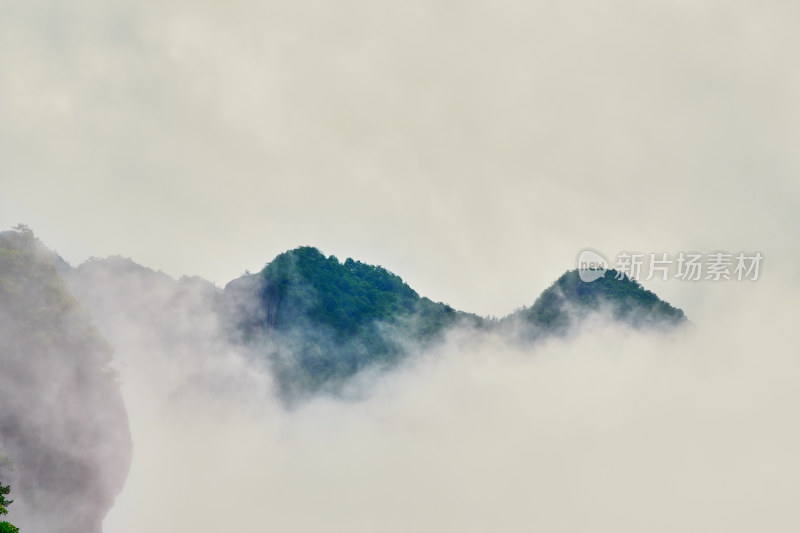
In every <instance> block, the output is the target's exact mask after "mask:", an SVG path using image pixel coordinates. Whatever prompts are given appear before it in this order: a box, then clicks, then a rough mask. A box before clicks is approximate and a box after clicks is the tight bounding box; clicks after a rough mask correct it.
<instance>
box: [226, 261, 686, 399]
mask: <svg viewBox="0 0 800 533" xmlns="http://www.w3.org/2000/svg"><path fill="white" fill-rule="evenodd" d="M225 294H226V298H225V299H224V300H227V302H228V304H227V307H228V308H227V311H226V315H227V316H228V317H229V318H230V319H231V320H232V324H233V326H234V328H233V329H235V330H237V331H239V332H240V334H241V337H242V339H243V342H245V343H248V344H250V345H251V346H255V347H257V349H258V347H261V348H262V351H263V353H265V354H268V355H267V356H268V358H269V359H270V361H271V363H272V367H273V370H274V372H275V375H276V377H277V381H278V384H279V386H280V390H281V393H282V394H283V395H284V397H285V398H288V399H294V398H297V397H300V396H303V395H307V394H310V393H314V392H319V391H325V390H327V391H331V390H336V389H337V388H338V387H339V386H340V385H341V384H342V383H343V382H344V381H345V380H346V379H347V378H349V377H351V376H353V375H355V374H356V373H357V372H359V371H360V370H362V369H365V368H368V367H372V368H375V367H383V368H388V367H391V366H393V365H395V364H397V363H398V362H399V361H400V360H402V359H403V357H404V356H405V355H407V354H408V352H409V351H411V350H414V349H419V348H420V347H424V346H426V345H429V344H430V343H435V342H436V341H437V340H438V339H441V338H442V336H443V335H444V334H445V333H446V332H447V331H448V330H450V329H451V328H453V327H456V326H464V327H470V328H479V329H483V330H493V331H498V332H500V333H502V334H504V335H507V336H509V337H513V338H515V339H517V340H522V341H525V342H530V341H535V340H537V339H541V338H545V337H549V336H554V335H563V334H565V333H566V332H568V331H569V330H570V329H571V328H573V327H575V326H577V325H579V324H580V323H581V322H582V321H583V320H584V319H586V318H588V317H589V316H590V315H591V314H593V313H601V312H607V313H609V314H610V316H611V317H612V318H613V320H615V321H618V322H620V323H623V324H626V325H629V326H631V327H635V328H641V327H650V328H667V329H669V328H672V327H674V326H677V325H679V324H682V323H685V322H687V321H686V318H685V316H684V314H683V312H682V311H680V310H679V309H676V308H674V307H673V306H671V305H670V304H668V303H667V302H664V301H663V300H661V299H659V298H658V296H656V295H655V294H654V293H652V292H651V291H648V290H646V289H644V288H643V287H642V286H641V285H640V284H639V283H638V282H636V281H634V280H631V279H629V278H627V277H625V276H617V272H616V271H613V270H612V271H609V272H607V273H606V275H605V276H604V277H602V278H600V279H597V280H595V281H593V282H583V281H581V280H580V278H579V276H578V271H577V270H572V271H568V272H566V273H565V274H564V275H563V276H561V277H560V278H559V279H558V280H557V281H556V282H554V283H553V284H552V285H551V286H550V287H549V288H548V289H546V290H545V291H544V292H543V293H542V294H541V296H539V298H537V299H536V301H535V302H534V303H533V305H532V306H531V307H529V308H524V309H523V310H520V311H517V312H515V313H512V314H510V315H508V316H507V317H505V318H503V319H501V320H500V321H496V320H490V319H486V318H481V317H479V316H478V315H475V314H472V313H466V312H462V311H456V310H454V309H453V308H452V307H450V306H449V305H446V304H444V303H434V302H432V301H430V300H429V299H427V298H422V297H420V296H419V295H418V294H417V293H416V292H415V291H414V290H413V289H411V287H409V286H408V285H407V284H406V283H405V282H403V280H402V279H401V278H400V277H399V276H397V275H395V274H393V273H391V272H389V271H387V270H386V269H384V268H382V267H376V266H371V265H367V264H364V263H362V262H360V261H354V260H353V259H347V260H345V261H344V262H339V260H338V259H337V258H336V257H335V256H328V257H326V256H325V255H324V254H322V252H320V251H319V250H318V249H316V248H313V247H309V246H304V247H300V248H296V249H294V250H289V251H287V252H284V253H282V254H280V255H278V256H277V257H276V258H275V259H273V260H272V261H271V262H269V263H267V265H266V266H265V267H264V269H263V270H262V271H261V272H259V273H257V274H248V275H245V276H243V277H241V278H238V279H236V280H234V281H232V282H230V283H229V284H228V285H227V286H226V287H225ZM265 340H272V341H275V340H278V341H279V342H277V343H275V342H273V343H271V344H270V343H269V342H265ZM265 346H269V348H264V347H265Z"/></svg>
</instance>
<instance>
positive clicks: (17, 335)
mask: <svg viewBox="0 0 800 533" xmlns="http://www.w3.org/2000/svg"><path fill="white" fill-rule="evenodd" d="M59 263H61V262H60V260H59V259H58V258H57V256H55V254H53V253H52V252H49V251H47V250H46V249H45V248H44V247H43V246H41V245H40V244H39V242H38V241H37V240H36V239H35V237H34V236H33V233H32V232H31V231H30V230H28V229H27V228H20V230H17V231H9V232H4V233H0V406H2V409H0V449H1V450H2V455H3V456H5V457H6V458H7V459H8V460H7V461H3V463H2V464H0V479H2V481H3V483H4V484H10V485H11V486H12V489H13V491H14V500H15V504H14V507H13V509H12V510H11V512H12V513H13V522H14V523H15V524H16V525H17V526H19V527H20V529H21V531H23V532H30V533H36V532H51V533H99V532H100V531H101V523H102V520H103V518H104V516H105V514H106V513H107V511H108V510H109V509H110V508H111V506H112V504H113V502H114V498H115V497H116V496H117V494H118V493H119V492H120V490H121V489H122V486H123V484H124V481H125V478H126V476H127V473H128V469H129V466H130V461H131V437H130V431H129V428H128V419H127V414H126V411H125V407H124V405H123V402H122V397H121V395H120V391H119V386H118V384H117V381H116V378H115V375H114V372H113V371H111V370H110V369H109V366H108V365H109V362H110V360H111V348H110V346H109V345H108V344H107V343H106V342H105V341H104V340H103V338H102V337H101V336H100V335H99V334H98V332H97V331H96V330H95V328H94V326H93V325H92V321H91V319H90V317H89V315H88V313H87V312H86V311H84V309H83V308H82V307H81V306H80V305H79V304H78V303H77V301H76V300H75V299H73V297H72V296H71V295H70V292H69V290H68V289H67V287H66V285H65V284H64V282H63V281H62V279H61V278H60V277H59V276H58V274H57V272H56V268H55V266H54V264H59Z"/></svg>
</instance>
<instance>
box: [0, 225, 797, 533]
mask: <svg viewBox="0 0 800 533" xmlns="http://www.w3.org/2000/svg"><path fill="white" fill-rule="evenodd" d="M0 244H1V245H0V261H1V263H0V267H2V268H0V272H1V273H2V275H1V276H0V282H2V285H0V287H2V290H3V292H2V296H3V298H2V301H1V303H2V312H3V321H2V323H3V330H2V341H3V342H2V346H3V351H2V358H0V363H2V372H0V379H2V387H0V391H2V393H1V394H2V399H3V400H2V403H3V405H4V406H6V408H5V409H4V412H3V417H2V420H0V422H1V423H0V429H1V430H2V431H0V437H2V438H0V449H2V453H3V456H4V463H3V464H2V467H0V474H2V477H0V479H2V480H3V481H4V482H5V483H10V484H11V487H12V488H13V489H14V493H13V496H15V498H14V500H15V503H14V506H13V507H12V508H11V510H12V511H13V512H14V515H13V516H14V518H15V524H16V525H17V526H18V527H21V528H22V531H52V532H60V531H63V532H66V533H71V532H76V533H77V532H84V533H86V532H90V531H91V532H95V531H96V532H98V533H99V532H100V531H105V532H107V533H115V532H119V533H127V532H133V531H141V530H142V529H143V528H151V529H154V530H158V531H178V532H181V531H212V530H217V529H227V530H234V531H240V532H250V531H252V532H256V531H263V530H264V529H265V528H273V527H275V528H280V529H282V530H287V531H316V530H319V529H323V528H329V529H334V530H337V531H339V530H350V531H364V532H367V531H376V530H380V531H389V532H391V531H398V532H399V531H408V530H414V531H431V532H434V531H452V530H459V531H476V532H477V531H487V530H490V529H497V528H499V529H502V530H506V531H526V530H529V529H530V528H532V527H533V528H543V529H548V530H556V531H580V530H587V529H591V530H594V531H631V532H633V531H641V530H642V529H650V530H655V531H674V530H676V529H681V528H684V527H686V524H687V523H691V527H690V528H688V529H689V530H698V531H699V530H703V531H751V530H752V528H755V527H763V526H764V525H765V524H772V525H773V526H775V527H777V528H778V529H779V527H778V526H779V525H781V524H786V523H787V521H789V520H791V518H790V517H791V509H792V505H793V503H792V502H793V498H794V496H795V495H796V494H797V492H796V491H797V485H796V479H797V478H796V476H795V475H794V474H796V473H797V472H798V466H800V465H798V464H797V461H796V459H795V456H796V451H795V450H796V444H800V442H798V439H800V434H799V433H798V431H797V429H796V427H795V425H793V424H791V423H790V422H789V421H790V420H791V417H792V413H793V409H794V406H795V405H796V401H797V400H798V399H800V398H798V393H797V391H796V388H795V386H794V384H795V378H796V377H798V374H797V373H798V370H800V365H798V364H797V362H796V361H795V360H794V357H793V354H791V353H788V352H786V351H785V350H782V349H781V348H780V343H781V337H782V335H783V332H785V331H786V330H785V329H784V328H785V325H784V324H783V321H785V320H789V319H790V316H791V313H788V314H785V315H783V316H781V315H780V314H778V315H770V319H766V317H765V316H764V315H763V314H761V313H760V312H758V309H759V307H758V306H757V305H756V302H757V301H758V300H753V301H750V302H749V303H747V305H745V306H739V305H726V310H725V312H724V313H721V314H720V316H717V317H715V319H714V320H710V319H709V317H701V319H702V322H701V323H699V324H698V323H694V322H690V321H689V320H687V318H686V316H685V315H684V313H683V311H681V310H679V309H676V308H675V307H673V306H671V305H670V304H668V303H666V302H664V301H663V300H661V299H659V298H658V297H657V296H656V295H655V294H654V293H652V292H650V291H648V290H646V289H644V288H643V287H642V286H641V284H639V283H638V282H636V281H633V280H631V279H630V278H627V277H624V276H615V275H614V274H616V272H615V271H613V270H612V271H609V272H607V273H606V275H605V276H604V277H602V278H601V279H599V280H596V281H592V282H583V281H581V280H580V279H578V274H577V271H575V270H570V271H568V272H566V273H565V274H564V275H563V276H562V277H560V278H559V279H558V280H556V281H555V282H554V283H553V284H552V286H551V287H549V288H547V290H545V291H543V292H542V293H541V295H539V296H538V298H535V299H533V300H532V301H529V302H528V303H527V304H525V305H523V306H522V307H520V308H519V309H518V310H517V311H515V312H513V313H510V314H509V315H507V316H505V317H503V318H500V319H497V318H494V317H481V316H479V315H476V314H472V313H469V312H464V311H458V310H455V309H453V308H452V307H450V306H449V305H447V304H444V303H435V302H432V301H431V300H429V299H427V298H424V297H420V296H419V295H418V294H417V293H416V292H415V291H414V290H413V289H411V288H410V287H409V286H408V285H407V284H405V283H404V282H403V281H402V279H401V278H400V277H399V276H397V275H395V274H393V273H391V272H390V271H388V270H386V269H384V268H381V267H375V266H370V265H368V264H365V263H362V262H360V261H356V260H353V259H347V260H346V261H344V262H340V261H339V260H338V259H337V258H336V257H334V256H325V255H323V254H322V253H321V252H320V251H319V250H317V249H316V248H311V247H300V248H296V249H294V250H290V251H287V252H285V253H282V254H280V255H278V256H277V257H276V258H274V259H273V260H271V261H268V262H267V264H266V266H265V268H264V269H263V270H262V271H261V272H259V273H256V274H250V273H246V274H245V275H244V276H242V277H240V278H237V279H236V280H233V281H232V282H230V283H228V284H227V285H226V286H225V287H223V288H220V287H217V286H215V285H214V284H212V283H210V282H208V281H205V280H202V279H201V278H196V277H194V278H189V277H184V278H180V279H177V280H176V279H174V278H172V277H170V276H168V275H166V274H164V273H162V272H159V271H155V270H152V269H149V268H147V267H145V266H142V265H139V264H137V263H135V262H134V261H132V260H130V259H126V258H124V257H121V256H113V257H109V258H106V259H90V260H88V261H86V262H84V263H82V264H80V265H78V266H77V267H72V266H70V265H69V264H67V263H66V262H65V261H64V260H63V259H61V258H60V257H59V256H58V255H57V254H56V253H54V252H52V251H50V250H49V249H47V248H46V247H45V246H44V245H43V244H42V243H41V242H40V241H39V239H37V238H36V236H35V235H34V233H33V231H32V230H30V229H28V228H27V227H25V226H19V227H18V228H16V229H14V230H10V231H6V232H3V233H0ZM618 277H619V279H618ZM771 287H772V286H771V285H767V288H768V289H769V288H771ZM757 297H758V296H756V295H754V294H752V292H750V293H746V294H743V295H741V296H740V298H744V299H745V300H744V301H746V300H747V299H748V298H757ZM731 303H733V302H731ZM739 303H741V301H740V302H739ZM753 328H758V329H757V330H758V331H761V332H769V331H771V332H772V335H768V336H767V337H759V338H758V339H755V338H754V336H753V335H752V332H753V331H754V329H753ZM753 353H757V354H758V355H759V357H758V358H752V357H751V355H752V354H753ZM734 503H735V505H732V504H734Z"/></svg>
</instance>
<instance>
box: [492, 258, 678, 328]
mask: <svg viewBox="0 0 800 533" xmlns="http://www.w3.org/2000/svg"><path fill="white" fill-rule="evenodd" d="M601 312H604V313H608V315H609V316H611V317H612V318H613V319H614V320H616V321H617V322H620V323H623V324H627V325H629V326H631V327H634V328H651V329H653V328H666V329H670V328H672V327H675V326H678V325H681V324H686V323H688V320H687V319H686V316H685V315H684V313H683V311H681V310H680V309H677V308H675V307H673V306H671V305H670V304H668V303H667V302H665V301H663V300H661V299H660V298H659V297H658V296H656V294H655V293H653V292H652V291H648V290H646V289H645V288H643V287H642V286H641V284H639V283H638V282H637V281H635V280H632V279H630V278H628V277H627V276H619V275H618V273H617V271H615V270H609V271H608V272H606V274H605V275H604V276H603V277H601V278H599V279H597V280H595V281H591V282H585V281H582V280H581V279H580V276H579V275H578V271H577V270H571V271H568V272H566V273H564V274H563V275H562V276H561V277H560V278H558V280H556V281H555V282H554V283H553V284H552V285H551V286H550V287H548V288H547V289H546V290H545V291H544V292H542V294H541V295H540V296H539V297H538V298H537V299H536V301H535V302H534V303H533V305H532V306H531V307H528V308H524V309H521V310H519V311H517V312H515V313H512V314H511V315H509V316H508V317H506V318H504V319H503V320H502V324H501V326H502V327H505V328H509V327H512V328H514V329H515V330H516V331H517V333H518V334H519V335H520V336H522V337H523V338H524V339H527V340H535V339H539V338H542V337H547V336H552V335H563V334H565V333H566V332H568V331H569V330H570V329H571V328H573V327H575V326H577V325H579V324H580V323H581V322H582V321H584V320H585V319H586V318H588V317H589V316H590V315H592V314H596V313H601Z"/></svg>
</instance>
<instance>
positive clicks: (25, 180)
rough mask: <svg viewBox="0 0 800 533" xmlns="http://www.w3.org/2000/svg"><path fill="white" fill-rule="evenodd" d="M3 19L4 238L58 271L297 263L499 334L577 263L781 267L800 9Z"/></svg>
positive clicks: (202, 11) (170, 7) (402, 6)
mask: <svg viewBox="0 0 800 533" xmlns="http://www.w3.org/2000/svg"><path fill="white" fill-rule="evenodd" d="M0 8H2V13H3V15H2V17H0V226H2V227H3V228H8V227H10V226H13V225H14V224H16V223H17V222H25V223H27V224H29V225H30V226H32V227H33V229H34V230H35V231H36V232H37V234H38V235H39V236H40V237H41V238H42V240H43V241H44V242H45V243H46V244H47V245H48V246H50V247H52V248H55V249H56V250H57V251H58V252H59V253H61V254H62V255H63V256H64V257H65V258H66V259H67V260H68V261H70V262H71V263H73V264H78V263H80V262H81V261H83V260H85V259H86V258H87V257H89V256H106V255H110V254H122V255H125V256H129V257H132V258H133V259H134V260H136V261H137V262H140V263H142V264H144V265H147V266H150V267H152V268H156V269H162V270H164V271H165V272H167V273H169V274H171V275H173V276H180V275H182V274H187V275H200V276H203V277H205V278H208V279H210V280H212V281H214V282H216V283H217V284H218V285H224V284H225V283H227V282H228V281H229V280H231V279H232V278H234V277H236V276H238V275H240V274H241V273H242V272H243V271H244V270H245V269H250V270H258V269H259V268H261V266H263V264H264V263H265V262H266V261H268V260H270V259H271V258H272V257H274V256H275V255H276V254H278V253H280V252H282V251H284V250H286V249H289V248H293V247H295V246H298V245H303V244H310V245H315V246H318V247H319V248H320V249H321V250H322V251H323V252H325V253H328V254H335V255H336V256H338V257H339V258H341V259H344V258H345V257H347V256H352V257H354V258H357V259H361V260H363V261H366V262H369V263H374V264H381V265H383V266H385V267H387V268H389V269H390V270H392V271H394V272H396V273H397V274H399V275H401V276H402V277H403V278H404V279H405V280H406V281H408V282H409V284H410V285H411V286H412V287H414V288H415V289H417V290H418V291H419V292H420V293H422V294H423V295H427V296H429V297H431V298H433V299H434V300H443V301H446V302H448V303H450V304H452V305H454V306H456V307H458V308H462V309H465V310H470V311H475V312H478V313H481V314H496V315H502V314H505V313H506V312H509V311H511V310H512V309H513V308H514V307H517V306H520V305H522V304H526V303H527V304H530V303H531V302H532V301H533V299H534V298H535V297H536V295H538V293H539V292H540V291H541V290H542V289H543V288H545V287H546V286H547V284H549V283H550V282H551V281H552V280H553V279H555V278H556V277H557V276H558V275H559V274H561V273H562V272H563V271H564V270H566V269H568V268H571V267H572V266H573V264H574V259H575V256H576V254H577V253H578V252H579V251H580V250H581V249H582V248H584V247H587V246H588V247H593V248H596V249H598V250H601V251H603V252H605V253H607V254H611V255H613V254H615V253H616V252H618V251H621V250H638V251H643V252H650V251H658V252H661V251H664V252H677V251H681V250H699V251H703V252H705V251H712V250H719V249H721V250H729V251H755V250H759V251H762V252H763V253H764V254H765V257H766V261H767V263H765V264H773V265H778V264H784V265H786V264H787V262H783V263H781V261H782V258H783V257H786V258H788V259H791V258H796V257H797V254H796V253H794V250H796V244H795V243H796V242H797V240H798V237H800V235H798V233H799V231H798V229H800V223H799V222H798V221H799V217H798V209H797V206H798V199H800V179H799V178H798V170H800V155H798V146H800V62H798V61H797V50H800V37H798V34H797V28H798V23H799V22H800V4H796V3H791V2H778V1H762V2H746V3H745V2H736V3H734V2H727V1H708V0H695V1H678V0H675V1H667V0H652V1H619V0H609V1H604V2H590V1H558V2H556V1H528V2H521V1H492V2H489V1H481V2H476V1H467V2H443V1H431V0H427V1H419V0H403V1H402V2H374V1H361V0H350V1H337V2H320V1H310V0H300V1H292V2H271V1H267V2H253V1H246V0H234V1H230V2H208V1H206V2H196V1H195V2H187V1H178V0H159V1H158V2H155V1H144V2H142V1H137V2H133V1H120V2H107V1H99V0H64V1H60V2H43V1H32V0H26V1H24V2H20V1H16V0H2V1H0ZM770 259H772V263H769V261H770ZM789 268H792V269H794V271H795V272H797V267H796V266H791V267H789ZM703 287H704V288H703V289H701V290H700V293H702V291H707V290H709V289H707V288H705V287H706V286H705V285H704V286H703ZM658 290H659V293H661V294H666V296H667V297H669V298H670V299H671V300H672V301H673V302H674V303H676V304H678V305H681V306H684V307H685V308H687V311H689V312H690V315H691V312H692V310H699V307H698V306H699V304H698V301H699V297H698V296H697V294H698V289H697V287H696V286H691V287H690V286H688V285H687V284H677V283H672V284H671V285H666V284H665V286H664V287H663V290H662V289H661V288H660V289H658Z"/></svg>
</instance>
